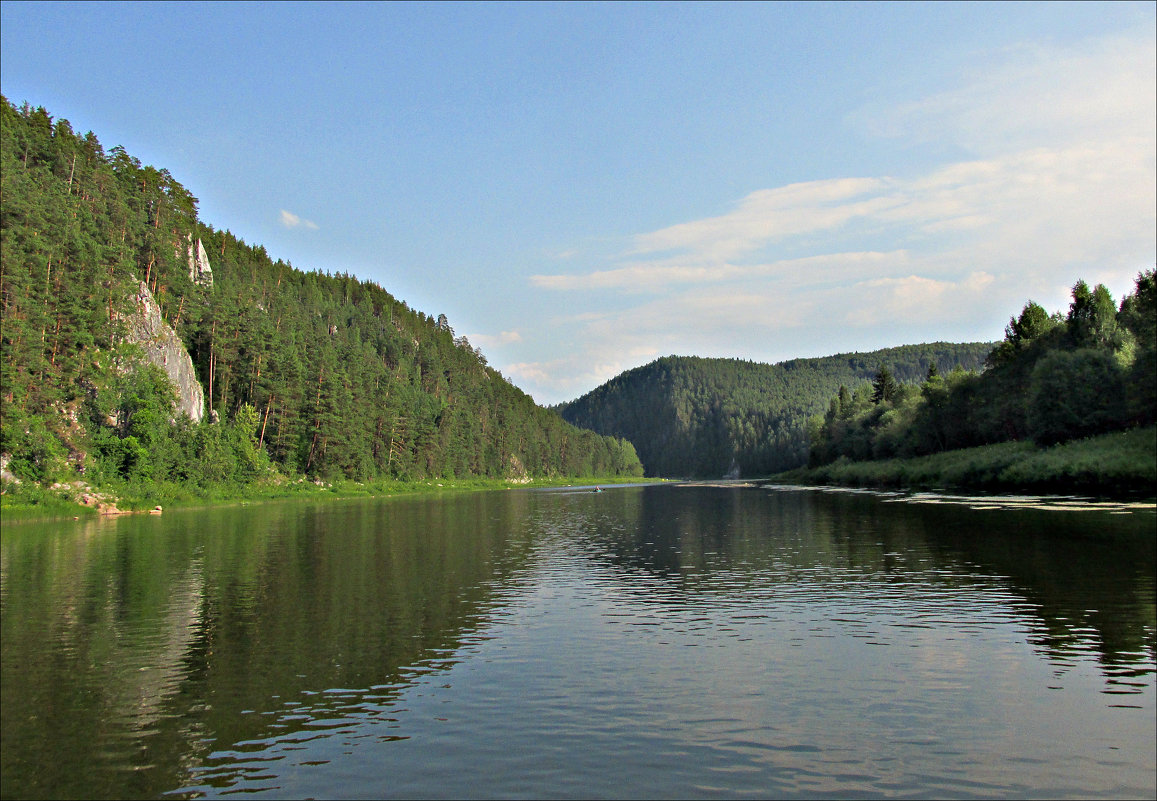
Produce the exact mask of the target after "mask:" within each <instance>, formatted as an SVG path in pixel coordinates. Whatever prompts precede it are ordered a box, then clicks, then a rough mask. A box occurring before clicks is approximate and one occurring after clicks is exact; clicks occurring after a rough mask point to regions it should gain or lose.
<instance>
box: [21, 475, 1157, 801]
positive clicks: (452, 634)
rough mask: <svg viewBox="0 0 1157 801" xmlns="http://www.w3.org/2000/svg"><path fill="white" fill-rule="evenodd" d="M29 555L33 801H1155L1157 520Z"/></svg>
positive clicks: (725, 517) (656, 499)
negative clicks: (632, 800) (236, 800)
mask: <svg viewBox="0 0 1157 801" xmlns="http://www.w3.org/2000/svg"><path fill="white" fill-rule="evenodd" d="M0 544H2V548H0V556H2V560H0V580H2V584H0V603H2V606H0V612H2V638H3V649H2V662H3V675H2V680H3V684H2V692H3V697H2V704H0V710H2V731H0V735H2V738H0V757H2V777H0V778H2V788H0V791H2V795H3V796H4V797H5V798H19V797H26V798H62V797H64V798H68V797H71V798H93V797H96V798H102V797H115V798H172V799H179V798H196V797H218V796H226V795H233V794H238V793H243V794H244V795H246V796H258V797H271V798H286V797H289V798H300V797H316V798H388V797H399V798H423V797H427V798H446V797H452V798H492V797H500V798H628V797H639V798H685V797H690V798H716V797H718V798H748V797H754V798H766V797H807V798H825V797H838V798H850V797H941V798H956V797H961V798H968V797H975V798H1009V797H1018V798H1066V797H1076V798H1120V797H1148V798H1152V797H1154V795H1155V794H1157V754H1155V740H1157V735H1155V728H1157V724H1155V696H1157V690H1155V681H1154V677H1155V656H1157V620H1155V618H1157V613H1155V604H1154V601H1155V596H1154V583H1155V578H1154V576H1155V572H1157V515H1155V512H1154V508H1153V506H1152V504H1149V505H1145V504H1108V505H1096V504H1093V505H1082V504H1080V503H1075V502H1073V501H1064V500H1061V501H1058V500H1056V499H1049V500H1038V499H1024V498H1021V499H1017V498H1011V499H977V498H972V499H969V498H952V497H945V496H936V495H915V496H908V495H896V494H872V493H863V492H847V491H843V492H840V491H822V490H813V489H793V488H766V487H750V486H749V487H718V486H688V485H651V486H645V487H641V486H635V487H612V488H608V489H606V490H605V491H603V492H600V493H594V492H591V491H589V490H587V491H579V490H575V489H564V490H552V491H546V490H509V491H494V492H483V493H473V494H462V495H451V496H441V497H425V498H412V497H411V498H392V499H375V500H348V501H328V502H316V501H310V502H302V501H294V502H286V503H272V504H263V505H253V506H237V507H229V508H213V509H188V510H178V511H169V512H166V513H165V514H164V515H162V516H147V515H146V516H132V517H122V518H117V519H109V520H86V521H79V522H73V521H64V522H55V523H22V524H14V525H6V526H5V527H4V529H3V530H2V541H0Z"/></svg>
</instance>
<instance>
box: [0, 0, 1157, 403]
mask: <svg viewBox="0 0 1157 801" xmlns="http://www.w3.org/2000/svg"><path fill="white" fill-rule="evenodd" d="M0 45H2V49H0V53H2V55H0V89H2V91H3V93H4V95H5V96H6V97H7V98H8V99H9V100H10V101H12V102H14V103H17V104H20V103H22V102H24V101H27V102H29V103H31V104H32V105H42V106H44V107H45V108H46V109H48V110H49V112H50V113H52V114H53V115H54V116H56V117H64V118H67V119H69V120H70V121H71V122H72V124H73V127H74V128H76V129H78V130H80V131H82V132H83V131H88V130H92V131H94V132H95V133H96V134H97V136H98V137H99V138H100V140H101V142H102V144H104V146H105V148H106V149H108V148H111V147H112V146H114V145H118V144H119V145H123V146H124V147H125V148H126V149H127V150H128V151H129V152H130V153H131V154H133V155H135V156H137V157H138V158H140V159H141V160H142V161H144V162H145V163H150V164H154V165H156V166H158V167H164V168H167V169H168V170H169V171H170V172H171V173H172V174H173V175H174V177H176V178H177V180H179V181H181V183H183V184H184V185H185V186H186V187H187V188H188V189H189V190H190V191H191V192H193V194H194V195H196V196H197V197H198V198H200V201H201V203H200V212H201V218H202V219H203V220H204V221H205V222H207V223H209V224H211V225H213V226H214V227H217V228H228V229H230V230H231V231H233V232H234V233H235V234H237V235H238V236H240V237H241V238H243V239H245V240H246V241H247V242H250V243H258V244H262V245H264V246H265V247H266V248H267V250H268V251H269V253H270V254H271V255H272V256H274V257H275V258H281V259H285V260H286V261H289V262H290V263H292V264H293V265H294V266H295V267H298V268H300V269H304V270H313V269H319V270H324V271H330V272H350V273H353V274H355V275H357V276H358V277H360V278H364V279H368V280H372V281H375V282H377V283H379V284H381V285H382V286H383V287H385V288H386V289H387V290H388V291H390V292H391V293H392V294H394V295H395V296H396V297H398V298H399V299H401V300H404V301H406V302H407V303H408V304H409V305H410V306H411V307H413V308H415V309H418V310H420V311H424V312H426V313H427V314H431V315H437V314H441V313H444V314H446V315H447V317H448V318H449V320H450V324H451V325H452V326H453V327H454V329H455V331H456V333H458V334H463V335H466V336H467V337H468V338H469V340H470V341H471V343H472V344H474V345H475V346H477V347H480V348H481V349H482V351H483V352H484V353H485V354H486V356H487V358H488V359H489V361H490V363H491V365H492V366H494V367H496V368H497V369H499V370H500V371H502V373H503V374H504V375H505V376H507V378H509V379H510V380H511V381H513V382H514V383H515V384H517V385H518V386H520V387H522V388H523V389H524V390H526V391H527V392H530V393H531V394H532V395H533V396H534V397H535V399H536V400H538V401H539V402H540V403H555V402H558V401H562V400H569V399H572V398H575V397H577V396H578V395H580V394H582V393H583V392H586V391H588V390H590V389H592V388H594V387H595V386H597V385H598V384H600V383H602V382H603V381H606V380H607V379H609V378H611V377H613V376H614V375H616V374H618V373H619V372H621V371H623V370H626V369H629V368H631V367H635V366H638V365H641V364H645V363H646V362H649V361H651V360H653V359H655V358H657V357H659V356H664V355H668V354H681V355H699V356H724V357H738V358H745V359H753V360H756V361H767V362H775V361H780V360H783V359H789V358H794V357H800V356H824V355H829V354H832V353H837V352H844V351H852V350H870V349H875V348H880V347H888V346H891V345H899V344H907V343H917V342H929V341H935V340H950V341H976V340H990V339H999V338H1000V337H1001V336H1002V332H1003V327H1004V325H1005V324H1006V323H1007V321H1008V318H1009V317H1010V316H1012V315H1014V314H1016V313H1018V312H1019V311H1020V309H1021V307H1022V306H1023V305H1024V303H1025V302H1026V301H1027V300H1029V299H1030V298H1031V299H1033V300H1036V301H1037V302H1039V303H1041V304H1042V305H1044V306H1045V307H1046V308H1047V309H1049V310H1057V309H1065V308H1067V303H1068V291H1069V287H1071V286H1072V284H1073V283H1074V282H1075V281H1076V279H1078V278H1084V279H1085V280H1087V281H1089V282H1090V283H1097V282H1104V283H1105V284H1106V285H1108V286H1109V288H1110V289H1111V290H1112V291H1113V294H1114V297H1117V298H1120V296H1121V295H1122V294H1123V293H1124V292H1126V291H1128V290H1129V289H1130V288H1131V287H1132V282H1133V279H1134V277H1135V276H1136V274H1137V273H1138V272H1139V271H1140V270H1142V269H1147V268H1151V267H1153V266H1154V264H1155V263H1157V190H1155V188H1154V187H1155V186H1157V166H1155V165H1157V121H1155V120H1157V100H1155V98H1157V79H1155V77H1154V76H1155V75H1157V5H1155V4H1154V3H1151V2H1145V3H1126V4H1111V3H1091V4H1079V3H1055V4H1053V3H1041V4H1038V3H1033V4H1017V3H997V4H984V3H966V4H951V3H929V4H918V3H895V4H892V3H878V4H877V3H867V4H856V3H836V4H824V3H803V4H795V3H770V4H760V3H750V2H744V3H737V4H723V3H710V4H703V5H701V4H695V3H686V4H684V3H680V4H664V3H640V4H579V3H564V4H534V3H513V4H481V3H478V4H474V3H468V4H455V3H433V4H418V3H415V4H403V3H388V4H376V3H362V2H358V3H350V4H342V3H336V2H329V3H322V4H309V3H302V4H296V3H268V4H266V3H258V4H247V3H234V2H230V3H221V4H218V3H126V4H119V3H81V4H68V3H64V4H57V3H44V2H34V3H23V2H8V1H5V2H3V3H0Z"/></svg>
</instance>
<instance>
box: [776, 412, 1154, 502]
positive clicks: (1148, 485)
mask: <svg viewBox="0 0 1157 801" xmlns="http://www.w3.org/2000/svg"><path fill="white" fill-rule="evenodd" d="M776 480H778V481H785V482H789V483H800V484H835V485H840V486H853V487H889V488H912V489H933V488H959V489H972V490H984V491H988V492H1021V491H1029V492H1047V493H1060V494H1067V493H1079V494H1084V495H1105V496H1125V495H1129V496H1136V495H1143V496H1147V497H1148V496H1153V495H1157V427H1154V426H1147V427H1144V428H1138V429H1132V430H1130V431H1120V432H1115V433H1112V434H1104V435H1101V436H1097V437H1089V438H1088V439H1083V440H1076V441H1073V442H1067V443H1065V444H1063V445H1054V446H1052V447H1048V448H1042V447H1038V446H1036V445H1034V444H1033V443H1031V442H1003V443H1000V444H998V445H986V446H983V447H979V448H963V449H960V450H954V451H946V452H944V453H938V454H934V455H932V456H921V457H918V458H913V459H884V460H880V461H870V462H853V461H851V460H849V459H846V458H841V459H839V460H837V461H835V462H833V463H832V464H828V465H824V466H822V467H815V468H801V469H798V470H792V471H789V472H787V473H782V474H780V475H778V476H776Z"/></svg>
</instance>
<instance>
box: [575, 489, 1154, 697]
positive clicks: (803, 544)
mask: <svg viewBox="0 0 1157 801" xmlns="http://www.w3.org/2000/svg"><path fill="white" fill-rule="evenodd" d="M620 505H621V506H623V507H624V508H622V509H615V510H613V511H608V512H607V513H605V514H602V515H600V514H598V513H592V514H591V516H590V519H589V525H588V527H587V530H586V532H585V537H586V538H587V539H588V540H589V541H590V542H591V543H592V546H593V552H594V553H595V554H596V558H597V559H599V560H600V561H603V562H605V563H609V564H613V565H616V566H617V567H618V568H619V569H622V570H626V571H628V572H630V573H634V574H645V575H646V576H647V577H648V578H649V579H650V581H649V583H648V585H647V586H648V589H649V591H651V592H654V593H657V595H656V598H657V600H659V601H660V602H667V601H677V602H680V603H686V602H688V601H689V600H694V599H695V598H696V597H697V596H701V595H702V594H704V593H713V592H718V591H720V590H722V591H723V592H733V593H735V594H736V595H739V594H741V591H742V590H743V587H744V585H745V584H747V585H759V586H761V587H763V588H764V589H766V585H767V582H769V581H782V582H790V581H792V580H794V579H796V578H799V577H800V576H806V577H807V578H808V579H809V580H812V579H814V578H815V570H816V569H822V570H823V571H824V572H825V574H827V575H828V577H829V580H834V579H832V577H833V576H837V575H839V576H842V575H843V571H848V573H849V574H850V575H851V576H853V577H855V576H858V577H860V578H865V577H873V578H876V579H879V580H881V581H894V582H897V584H899V583H902V582H903V581H906V580H916V581H919V582H921V583H923V584H932V585H942V586H954V587H959V588H967V587H968V586H970V585H971V584H973V583H974V582H975V580H976V579H977V578H981V579H984V580H985V581H986V582H987V583H989V584H991V585H992V586H994V587H997V586H999V587H1003V588H1004V589H1005V590H1009V591H1011V592H1012V593H1014V594H1015V595H1016V596H1018V597H1019V598H1021V599H1023V601H1018V602H1015V603H1014V604H1013V606H1014V607H1015V612H1016V614H1017V616H1018V617H1027V618H1028V619H1030V620H1031V621H1033V622H1032V630H1031V631H1030V632H1029V635H1028V639H1029V642H1030V643H1032V644H1033V645H1034V646H1036V647H1038V648H1040V649H1041V650H1042V651H1043V652H1044V653H1045V655H1046V656H1047V657H1048V658H1049V659H1050V660H1052V661H1053V662H1054V663H1056V664H1057V665H1058V666H1062V667H1063V666H1065V665H1067V664H1069V663H1070V660H1071V659H1073V658H1074V657H1075V656H1078V655H1080V654H1087V653H1090V652H1093V653H1095V654H1096V655H1097V658H1098V659H1099V661H1100V663H1101V665H1102V668H1103V671H1104V673H1105V676H1106V678H1107V679H1108V680H1109V681H1110V682H1111V683H1120V684H1123V685H1126V686H1127V685H1128V680H1129V679H1130V678H1135V677H1137V676H1142V675H1146V674H1149V673H1152V672H1153V668H1152V665H1153V662H1154V659H1155V658H1157V612H1155V607H1154V583H1155V582H1154V571H1155V567H1157V555H1155V552H1157V547H1155V540H1154V537H1153V516H1152V513H1149V512H1140V513H1136V514H1133V515H1111V514H1108V513H1105V512H1089V511H1082V512H1056V511H1045V510H1036V509H1031V508H1020V509H1012V510H970V509H967V508H963V507H960V506H945V505H923V504H911V503H903V502H885V501H884V499H883V498H881V497H880V496H876V495H870V494H863V493H854V492H804V491H783V492H776V491H770V490H766V489H754V488H752V489H719V488H708V487H658V488H652V489H649V490H646V491H644V492H640V493H636V494H634V495H631V496H624V497H623V498H622V499H621V502H620ZM620 515H625V516H626V517H627V518H628V519H629V520H630V521H631V523H630V525H628V526H627V527H626V530H625V531H624V530H623V526H622V525H621V520H620ZM723 574H726V575H725V581H720V580H716V578H717V577H718V576H720V575H723Z"/></svg>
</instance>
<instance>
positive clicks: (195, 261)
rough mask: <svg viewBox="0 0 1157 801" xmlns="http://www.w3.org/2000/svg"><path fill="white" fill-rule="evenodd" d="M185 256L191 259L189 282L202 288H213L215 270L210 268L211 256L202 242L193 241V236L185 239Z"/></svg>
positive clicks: (190, 235)
mask: <svg viewBox="0 0 1157 801" xmlns="http://www.w3.org/2000/svg"><path fill="white" fill-rule="evenodd" d="M185 242H186V244H187V247H186V248H185V255H186V256H187V257H188V259H189V280H190V281H192V282H193V283H194V284H200V285H202V286H213V269H212V267H210V266H209V254H208V253H206V252H205V246H204V245H203V244H201V240H200V239H198V240H196V241H195V242H194V241H193V235H192V234H189V235H188V236H186V237H185Z"/></svg>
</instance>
